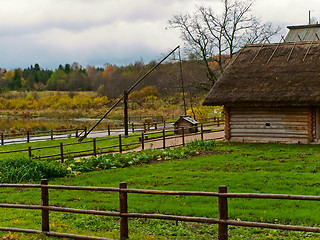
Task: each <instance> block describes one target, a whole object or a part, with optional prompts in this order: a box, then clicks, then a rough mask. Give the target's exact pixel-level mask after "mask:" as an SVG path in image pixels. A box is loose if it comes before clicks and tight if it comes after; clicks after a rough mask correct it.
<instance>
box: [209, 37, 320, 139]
mask: <svg viewBox="0 0 320 240" xmlns="http://www.w3.org/2000/svg"><path fill="white" fill-rule="evenodd" d="M204 104H205V105H224V107H225V108H224V111H225V139H226V140H230V141H249V142H256V141H258V142H291V143H298V142H300V143H310V142H313V141H315V142H317V141H319V142H320V41H300V42H285V43H279V44H267V45H266V44H264V45H247V46H245V47H244V48H242V49H241V50H240V51H238V53H237V55H236V56H235V57H234V58H233V59H232V60H231V62H230V63H229V65H228V67H227V68H226V70H225V71H224V73H223V74H222V76H221V77H220V79H219V80H218V81H217V82H216V84H215V85H214V86H213V88H212V89H211V91H210V92H209V94H208V95H207V96H206V98H205V100H204Z"/></svg>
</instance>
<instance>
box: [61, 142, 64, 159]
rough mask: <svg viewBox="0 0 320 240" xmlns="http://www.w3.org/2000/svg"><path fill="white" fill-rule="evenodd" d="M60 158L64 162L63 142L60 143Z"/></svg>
mask: <svg viewBox="0 0 320 240" xmlns="http://www.w3.org/2000/svg"><path fill="white" fill-rule="evenodd" d="M60 159H61V163H64V158H63V143H60Z"/></svg>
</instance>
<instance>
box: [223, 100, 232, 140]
mask: <svg viewBox="0 0 320 240" xmlns="http://www.w3.org/2000/svg"><path fill="white" fill-rule="evenodd" d="M224 131H225V139H226V140H228V141H229V140H230V137H231V136H230V107H229V106H224Z"/></svg>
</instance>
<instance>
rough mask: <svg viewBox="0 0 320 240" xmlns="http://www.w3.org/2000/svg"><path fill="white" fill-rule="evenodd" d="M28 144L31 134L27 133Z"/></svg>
mask: <svg viewBox="0 0 320 240" xmlns="http://www.w3.org/2000/svg"><path fill="white" fill-rule="evenodd" d="M27 142H30V132H29V131H28V132H27Z"/></svg>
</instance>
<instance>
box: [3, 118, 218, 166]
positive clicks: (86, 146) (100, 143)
mask: <svg viewBox="0 0 320 240" xmlns="http://www.w3.org/2000/svg"><path fill="white" fill-rule="evenodd" d="M217 127H221V126H220V123H216V122H213V123H212V122H209V123H205V124H201V126H200V130H199V131H195V132H194V133H192V131H190V129H192V128H193V127H191V128H188V129H183V128H181V129H180V131H181V134H174V131H175V129H173V128H171V129H167V130H165V129H163V130H162V131H158V130H153V131H152V132H148V133H146V132H145V131H141V132H140V134H139V133H135V134H130V135H129V136H123V135H121V134H120V135H118V136H108V137H105V138H99V139H95V138H94V139H88V140H86V141H82V142H77V143H68V144H63V143H60V144H59V145H53V146H46V147H36V148H32V147H28V148H26V149H19V150H11V151H2V152H0V155H1V154H2V155H3V154H10V153H19V152H25V153H26V154H27V156H28V157H30V158H36V159H48V158H50V159H57V160H60V161H61V162H64V160H65V159H66V158H69V157H82V156H92V155H94V156H96V155H97V154H103V153H108V152H120V153H121V152H123V151H124V150H128V149H132V148H137V147H139V146H140V147H141V149H142V150H144V149H145V148H151V146H150V145H151V144H152V145H154V144H157V146H158V147H152V148H159V149H160V148H163V149H165V148H166V147H175V146H180V145H185V144H186V142H187V141H188V139H189V138H190V137H191V136H197V137H198V138H199V139H201V140H204V139H207V138H206V136H207V135H208V133H212V131H213V130H216V129H217ZM196 128H197V129H198V127H196ZM176 130H177V129H176ZM220 131H223V130H220ZM185 132H186V133H185ZM190 132H191V133H190ZM130 139H132V141H131V142H130V143H125V142H129V140H130ZM209 139H211V140H213V139H214V140H220V139H222V138H216V137H215V138H213V137H212V138H209ZM172 140H174V141H172ZM110 142H116V144H110ZM148 144H149V146H148ZM78 146H79V147H78ZM75 147H77V148H78V149H79V148H81V150H77V151H76V150H74V148H75ZM52 149H54V150H53V151H51V150H52ZM43 150H46V154H42V153H41V154H37V151H43ZM49 150H50V151H51V152H53V153H52V154H48V152H49Z"/></svg>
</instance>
